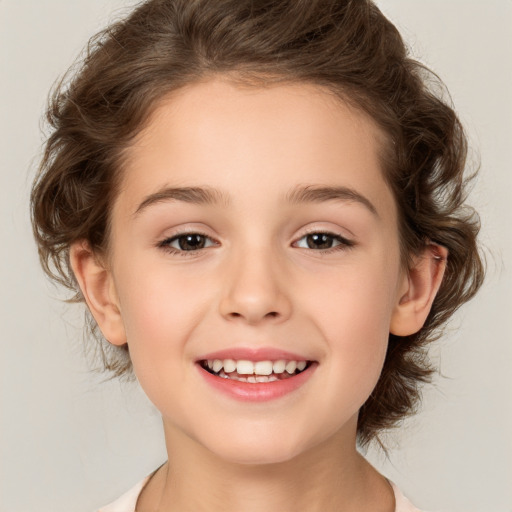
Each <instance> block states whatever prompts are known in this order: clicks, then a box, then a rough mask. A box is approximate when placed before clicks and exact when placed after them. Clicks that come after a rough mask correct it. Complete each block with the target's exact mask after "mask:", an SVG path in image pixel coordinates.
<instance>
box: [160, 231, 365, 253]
mask: <svg viewBox="0 0 512 512" xmlns="http://www.w3.org/2000/svg"><path fill="white" fill-rule="evenodd" d="M190 235H196V236H201V237H204V238H206V239H209V240H210V241H213V244H212V246H215V245H218V242H215V241H214V240H213V239H212V238H211V237H209V236H208V235H206V234H204V233H201V232H198V231H190V232H183V233H177V234H176V235H174V236H172V237H169V238H166V239H165V240H162V241H161V242H159V244H158V247H159V248H161V249H163V250H164V251H166V252H168V253H170V254H172V255H177V256H182V257H194V256H196V255H197V254H194V253H199V252H200V251H201V250H202V249H205V248H204V247H201V248H199V249H196V250H191V251H186V250H183V249H176V248H174V247H171V246H170V244H171V243H173V242H175V241H177V240H179V239H180V238H182V237H185V236H190ZM311 235H326V236H328V237H329V238H332V239H333V242H339V244H338V245H335V246H334V247H329V248H328V249H316V250H315V249H312V248H309V249H310V250H312V251H314V252H316V253H320V254H322V255H323V254H331V253H333V252H337V251H346V250H349V249H351V248H353V247H354V246H355V245H356V244H355V242H353V241H352V240H349V239H347V238H345V237H344V236H342V235H340V234H336V233H332V232H330V231H318V230H317V231H310V232H308V233H305V234H304V235H303V236H301V237H300V238H299V239H298V240H297V241H296V242H294V243H297V242H298V241H300V240H302V239H303V238H306V237H308V236H311ZM303 249H305V247H303Z"/></svg>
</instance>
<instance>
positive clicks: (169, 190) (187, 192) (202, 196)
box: [134, 187, 230, 215]
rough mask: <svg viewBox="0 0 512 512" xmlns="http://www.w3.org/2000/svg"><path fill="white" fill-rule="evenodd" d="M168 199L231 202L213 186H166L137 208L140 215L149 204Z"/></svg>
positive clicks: (136, 212) (213, 202)
mask: <svg viewBox="0 0 512 512" xmlns="http://www.w3.org/2000/svg"><path fill="white" fill-rule="evenodd" d="M167 201H182V202H184V203H191V204H219V203H222V204H224V205H226V206H227V205H229V204H230V199H229V196H228V195H227V194H225V193H224V192H221V191H220V190H217V189H215V188H211V187H165V188H163V189H161V190H159V191H158V192H155V193H154V194H150V195H149V196H147V197H146V198H145V199H144V201H142V203H140V204H139V206H138V207H137V209H136V210H135V213H134V215H138V214H140V213H141V212H142V210H145V209H146V208H147V207H148V206H151V205H153V204H156V203H163V202H167Z"/></svg>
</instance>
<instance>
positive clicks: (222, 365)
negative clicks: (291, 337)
mask: <svg viewBox="0 0 512 512" xmlns="http://www.w3.org/2000/svg"><path fill="white" fill-rule="evenodd" d="M313 363H314V361H306V360H285V359H278V360H265V361H249V360H247V359H238V360H236V359H203V360H201V361H199V365H200V366H201V367H202V368H203V369H204V370H205V371H207V372H208V373H209V374H211V375H214V376H216V377H219V378H222V379H229V380H233V381H238V382H247V383H250V384H260V383H269V382H277V381H283V380H287V379H290V378H292V377H295V376H297V375H299V374H301V373H303V372H305V371H307V370H308V369H309V368H310V367H311V366H312V364H313Z"/></svg>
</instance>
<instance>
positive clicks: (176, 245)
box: [160, 233, 215, 252]
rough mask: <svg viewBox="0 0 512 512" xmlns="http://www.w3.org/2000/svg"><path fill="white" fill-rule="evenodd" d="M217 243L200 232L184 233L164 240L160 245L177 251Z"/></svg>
mask: <svg viewBox="0 0 512 512" xmlns="http://www.w3.org/2000/svg"><path fill="white" fill-rule="evenodd" d="M212 245H215V244H214V242H213V241H212V240H211V239H210V238H209V237H207V236H206V235H201V234H200V233H184V234H182V235H177V236H174V237H172V238H168V239H167V240H164V241H163V242H162V243H161V244H160V246H161V247H166V248H168V249H170V250H174V251H177V252H180V251H184V252H191V251H198V250H199V249H204V248H205V247H210V246H212Z"/></svg>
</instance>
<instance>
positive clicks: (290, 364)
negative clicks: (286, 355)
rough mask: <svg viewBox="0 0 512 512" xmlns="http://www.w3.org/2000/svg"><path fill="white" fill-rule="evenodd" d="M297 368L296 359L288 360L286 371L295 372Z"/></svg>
mask: <svg viewBox="0 0 512 512" xmlns="http://www.w3.org/2000/svg"><path fill="white" fill-rule="evenodd" d="M296 369H297V362H296V361H288V362H287V363H286V371H287V372H288V373H293V372H294V371H295V370H296Z"/></svg>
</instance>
